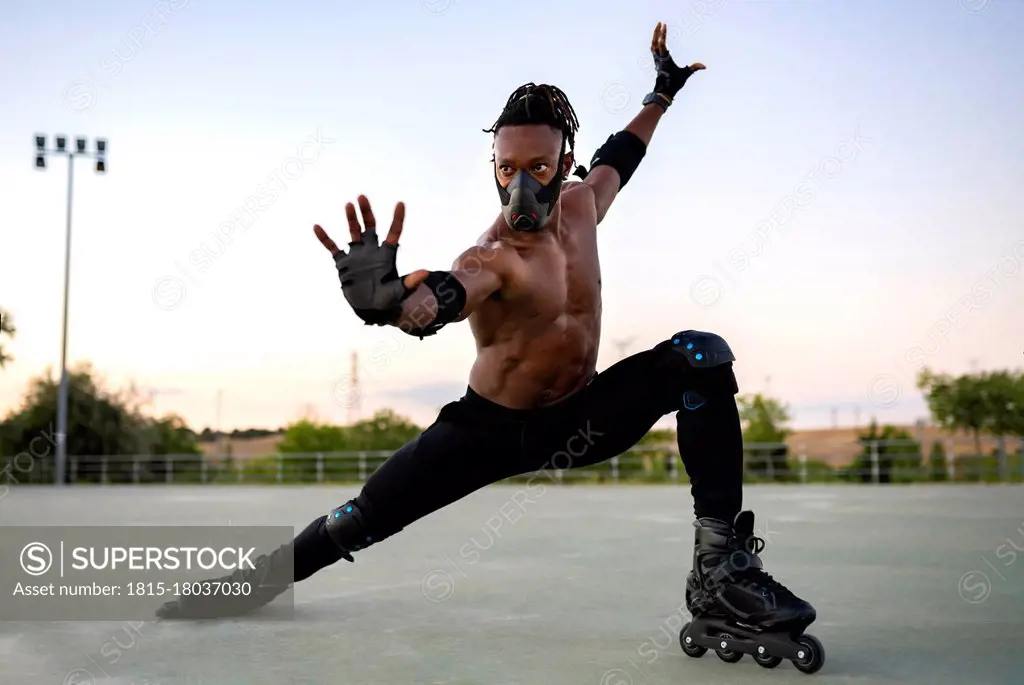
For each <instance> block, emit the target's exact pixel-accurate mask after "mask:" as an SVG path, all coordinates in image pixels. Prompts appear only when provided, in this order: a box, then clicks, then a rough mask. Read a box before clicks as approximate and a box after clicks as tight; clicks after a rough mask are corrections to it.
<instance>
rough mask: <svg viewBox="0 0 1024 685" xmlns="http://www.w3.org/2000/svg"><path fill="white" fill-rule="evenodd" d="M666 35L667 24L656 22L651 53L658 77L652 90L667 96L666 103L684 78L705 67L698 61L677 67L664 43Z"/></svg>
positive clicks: (670, 99)
mask: <svg viewBox="0 0 1024 685" xmlns="http://www.w3.org/2000/svg"><path fill="white" fill-rule="evenodd" d="M667 35H668V26H666V25H665V24H662V23H661V22H658V25H657V26H655V27H654V36H653V37H652V38H651V54H652V55H654V68H655V69H657V70H658V77H657V79H656V80H655V81H654V92H655V93H657V94H658V95H661V96H663V97H666V98H668V104H672V99H673V98H675V96H676V93H678V92H679V91H680V89H681V88H682V87H683V86H684V85H685V84H686V79H688V78H690V76H692V75H693V74H694V73H696V72H698V71H700V70H701V69H706V67H705V66H704V65H703V64H701V63H700V62H694V63H693V64H691V65H690V66H688V67H679V66H678V65H677V64H676V63H675V60H673V59H672V55H670V54H669V52H668V47H667V46H666V45H665V38H666V36H667Z"/></svg>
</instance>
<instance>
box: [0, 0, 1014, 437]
mask: <svg viewBox="0 0 1024 685" xmlns="http://www.w3.org/2000/svg"><path fill="white" fill-rule="evenodd" d="M3 14H4V20H3V22H2V24H0V94H2V103H3V104H2V106H0V188H2V189H3V190H2V197H3V202H0V226H2V228H0V241H2V242H0V254H2V256H3V262H2V264H3V268H2V269H0V307H4V308H6V309H7V310H9V311H10V312H11V313H12V314H13V315H14V317H15V320H16V323H17V326H18V337H17V339H16V341H15V342H14V344H13V347H12V350H11V351H12V352H13V353H14V355H15V356H16V360H15V362H14V363H13V364H12V365H11V366H10V367H8V369H6V370H5V371H4V372H3V374H2V375H0V411H6V410H7V409H10V408H12V407H14V406H16V405H17V404H18V403H19V402H20V400H21V398H22V396H23V394H24V392H25V389H26V385H27V383H28V381H29V379H30V378H31V377H32V376H35V375H37V374H39V373H41V372H42V371H43V370H44V369H45V368H46V367H48V366H52V367H54V368H56V367H57V365H58V364H59V358H60V357H59V355H60V324H61V297H62V288H63V256H64V219H65V211H66V205H65V195H66V162H65V161H64V160H60V159H51V160H50V162H49V168H48V169H47V170H46V171H45V172H39V171H37V170H35V169H34V168H33V159H34V147H33V146H34V143H33V136H34V134H36V133H37V132H39V133H46V134H49V135H51V136H52V134H55V133H65V134H68V135H69V136H74V135H84V136H88V137H89V138H90V147H91V145H92V143H91V140H92V138H93V137H94V136H103V137H106V138H107V139H108V140H109V149H110V152H109V157H108V164H109V168H110V170H109V173H107V174H106V175H104V176H97V175H96V174H95V173H93V171H92V170H91V167H90V164H89V162H88V161H86V160H79V161H78V162H77V166H76V179H75V202H74V235H73V245H72V250H73V262H72V272H71V277H72V281H71V314H70V329H69V330H70V351H69V358H70V360H71V361H72V363H74V362H77V361H79V360H91V361H92V362H93V363H94V365H95V366H96V367H97V369H99V371H100V372H101V373H102V374H103V375H104V376H105V377H106V378H107V379H108V381H109V382H110V384H111V385H114V386H118V385H122V384H125V383H127V382H128V381H129V380H135V381H136V382H137V383H138V384H139V385H141V386H143V387H147V388H151V389H154V390H156V391H158V394H156V395H155V398H154V402H153V405H152V408H153V410H154V411H155V412H157V413H165V412H177V413H179V414H181V415H183V416H184V417H185V418H186V419H187V420H188V421H189V423H190V424H191V425H193V426H194V427H195V428H196V429H200V428H202V427H203V426H206V425H213V424H214V422H215V421H216V411H217V402H216V397H217V392H218V390H219V389H222V390H223V403H222V413H221V426H222V427H223V428H225V429H231V428H235V427H248V426H279V425H283V424H284V423H286V422H288V421H290V420H292V419H294V418H296V417H298V416H299V415H300V414H302V413H303V411H304V408H305V407H306V406H307V405H310V406H312V408H313V409H314V410H315V412H316V414H317V415H318V416H319V417H321V418H322V419H326V420H332V421H339V422H341V421H344V420H345V419H346V417H347V415H348V414H347V411H346V408H345V407H344V406H343V405H344V404H345V401H344V400H345V397H346V395H345V393H344V390H345V389H346V387H347V383H348V381H347V379H346V375H347V374H348V372H349V360H350V355H351V353H352V352H353V351H358V352H359V353H360V355H361V360H362V362H361V368H360V372H359V374H360V382H361V388H362V403H361V407H360V412H361V414H362V415H363V416H365V415H369V414H370V413H371V412H372V411H373V410H375V409H377V408H380V407H385V406H391V407H394V408H396V409H397V410H399V411H400V412H402V413H405V414H407V415H409V416H411V417H413V418H414V419H416V420H417V421H419V422H421V423H423V424H426V423H428V422H430V421H431V420H432V419H433V416H434V412H435V410H436V408H437V407H438V406H439V405H441V404H443V403H445V402H447V401H451V400H454V399H456V398H457V397H458V396H459V395H460V394H461V393H462V391H463V390H464V388H465V385H466V378H467V376H468V371H469V367H470V364H471V363H472V360H473V355H474V347H473V341H472V337H471V335H470V332H469V330H468V327H467V326H465V325H461V326H452V327H449V328H448V329H445V330H444V331H442V332H441V333H440V334H439V335H437V336H435V337H433V338H430V339H427V340H425V341H422V342H421V341H419V340H416V339H414V338H407V337H405V336H404V335H403V334H401V333H400V332H397V331H393V330H390V329H382V328H370V327H364V326H363V325H362V324H361V322H360V321H359V320H358V319H357V318H356V317H355V315H354V314H352V312H351V311H350V310H349V309H348V307H347V305H346V303H345V301H344V298H343V296H342V294H341V290H340V286H339V283H338V277H337V273H336V271H335V269H334V265H333V262H332V260H331V259H330V258H329V256H328V255H327V254H326V253H325V251H324V250H323V248H322V247H321V246H320V245H319V243H318V242H317V241H316V239H315V238H314V237H313V235H312V230H311V228H312V225H313V224H314V223H315V222H318V223H321V224H322V225H323V226H325V227H326V228H327V229H328V231H329V232H331V233H332V234H337V235H338V236H343V235H344V232H345V222H344V204H345V202H349V201H354V199H355V198H356V196H357V195H358V194H360V193H365V194H366V195H368V196H369V198H370V200H371V201H372V202H374V204H375V208H376V212H377V215H378V217H390V214H391V211H392V208H393V206H394V203H395V202H397V201H399V200H402V201H404V202H405V203H406V205H407V207H408V218H407V221H406V233H405V235H404V236H403V241H402V249H401V250H400V252H399V270H400V271H401V272H403V273H404V272H408V271H412V270H414V269H418V268H428V269H446V268H448V267H449V266H450V264H451V260H452V258H453V257H455V256H456V255H457V254H458V253H459V252H461V251H462V250H463V249H464V248H465V247H468V246H469V245H471V244H472V243H473V242H474V241H475V240H476V238H477V236H479V234H480V233H481V232H482V231H483V230H484V229H485V228H486V227H487V226H488V225H489V224H490V222H491V221H492V220H493V219H494V218H495V216H497V214H498V212H499V210H500V206H499V200H498V197H497V193H496V192H495V190H494V182H493V180H492V179H493V177H492V174H493V171H492V170H491V167H490V165H489V162H488V159H489V155H490V143H491V137H490V135H489V134H485V133H482V132H481V129H485V128H488V127H489V126H490V125H491V124H492V123H493V121H494V119H495V118H496V117H497V115H498V114H499V112H500V110H501V108H502V106H503V105H504V103H505V100H506V98H507V97H508V95H509V93H510V92H511V91H512V90H513V89H515V88H516V87H517V86H519V85H521V84H522V83H525V82H527V81H535V82H545V83H552V84H554V85H557V86H559V87H560V88H561V89H562V90H564V91H565V92H566V93H567V95H568V96H569V99H570V100H571V102H572V104H573V105H574V107H575V109H576V111H577V113H578V115H579V120H580V126H581V129H580V133H579V135H578V137H577V148H578V155H579V158H580V161H583V162H589V159H590V157H591V155H592V154H593V151H594V149H595V147H596V146H598V145H600V144H601V143H602V142H604V140H605V139H606V138H607V137H608V136H609V135H611V134H612V133H614V132H615V131H617V130H619V129H621V128H622V127H623V126H624V125H625V124H626V123H627V122H628V121H629V119H630V118H631V117H632V116H633V115H634V114H635V112H636V111H638V109H639V107H640V100H641V99H642V98H643V96H644V95H645V94H646V93H647V92H648V91H649V90H650V88H651V86H652V84H653V73H652V68H651V65H650V60H649V53H648V45H649V41H650V33H651V30H652V28H653V27H654V25H655V23H656V22H658V21H659V20H660V21H665V22H667V23H668V24H669V25H670V32H669V48H670V49H671V51H672V53H673V55H674V56H675V57H676V59H677V60H678V61H679V62H690V61H702V62H704V63H705V64H707V66H708V69H707V71H705V72H702V73H700V74H698V75H696V76H695V77H694V78H693V79H691V81H690V82H689V84H688V85H687V86H686V88H685V89H684V91H683V92H682V93H681V94H680V97H679V98H678V99H677V101H676V104H675V105H674V106H673V107H672V108H671V109H670V111H669V112H668V114H667V115H666V117H665V118H664V119H663V121H662V124H661V126H660V127H659V129H658V131H657V132H656V134H655V136H654V140H653V142H652V144H651V147H650V149H649V151H648V154H647V157H646V159H645V160H644V162H643V164H642V166H641V167H640V170H639V171H638V172H637V173H636V175H635V176H634V177H633V180H632V181H631V182H630V184H629V186H628V187H627V188H626V189H625V190H624V191H623V194H622V195H621V196H620V197H619V199H618V200H617V201H616V203H615V205H614V206H613V208H612V210H611V212H610V213H609V215H608V217H607V219H606V221H605V222H604V223H603V224H602V225H601V227H600V228H599V232H600V249H601V256H602V268H603V277H604V339H603V345H602V351H601V357H600V365H599V368H602V369H603V368H605V367H607V366H608V365H610V364H611V363H613V362H614V361H615V360H616V359H618V357H619V350H618V348H617V346H616V344H615V343H616V341H620V340H626V339H629V340H628V341H627V342H626V344H625V345H624V349H625V350H627V351H631V352H636V351H640V350H642V349H645V348H648V347H650V346H653V345H654V344H656V343H657V342H659V341H660V340H662V339H663V338H665V337H667V336H669V335H671V334H672V333H674V332H676V331H678V330H683V329H687V328H696V329H702V330H709V331H714V332H716V333H719V334H720V335H722V336H724V337H725V338H726V339H727V340H728V341H729V342H730V344H731V345H732V347H733V349H734V351H735V353H736V356H737V357H738V361H737V364H736V371H737V375H738V376H739V379H740V384H741V390H742V391H745V392H756V391H763V390H765V389H766V388H767V389H768V390H769V391H770V392H771V393H772V394H773V395H776V396H779V397H781V398H782V399H784V400H785V401H787V402H788V403H789V404H790V406H791V407H792V409H793V412H794V414H795V421H794V425H796V426H797V427H801V426H827V425H829V424H830V423H831V408H832V407H836V408H838V409H839V419H840V422H841V423H843V424H850V423H852V422H853V419H854V412H855V408H857V407H859V408H860V412H861V418H862V420H867V418H869V417H870V416H871V415H875V416H877V417H878V418H879V420H881V421H893V422H895V421H909V420H913V419H915V418H917V417H920V416H924V415H925V414H926V410H925V407H924V403H923V402H922V400H921V396H920V393H919V392H918V391H917V390H916V389H915V388H914V383H913V378H914V375H915V372H916V370H917V369H918V368H920V367H921V366H923V365H928V366H930V367H931V368H933V369H937V370H942V371H948V372H953V373H957V372H966V371H970V370H971V369H972V368H977V369H989V368H1018V367H1020V366H1021V365H1022V363H1024V357H1022V350H1024V306H1022V305H1024V212H1022V209H1024V199H1022V198H1024V193H1022V192H1021V188H1022V187H1024V127H1022V125H1021V121H1022V119H1021V116H1022V115H1021V111H1022V104H1024V103H1022V95H1021V88H1020V85H1021V74H1022V73H1024V46H1022V43H1021V35H1022V32H1024V3H1019V2H1011V1H1009V0H994V1H992V2H989V1H988V0H920V1H918V0H900V1H899V2H891V1H889V0H886V1H876V0H871V1H865V0H842V1H840V0H821V1H818V2H798V1H795V0H794V1H785V0H780V1H767V0H765V1H754V0H699V1H697V2H694V1H692V0H682V1H680V0H664V1H662V0H633V1H632V2H628V3H621V2H609V1H607V0H603V1H600V0H599V1H586V2H585V1H584V0H574V1H572V2H569V1H564V2H557V3H553V2H550V1H548V2H540V1H534V0H519V1H518V2H516V3H512V4H510V3H499V2H481V1H476V2H471V1H470V0H435V1H428V0H423V1H422V2H421V1H420V0H401V1H400V2H399V1H396V2H389V3H384V2H359V3H351V2H331V3H324V2H318V3H296V2H283V1H271V0H261V1H260V2H255V3H224V2H218V3H213V2H208V1H204V0H167V1H166V2H164V1H163V0H161V2H156V3H154V2H152V1H151V0H115V1H113V2H104V3H73V2H69V1H63V2H55V1H47V2H34V3H5V5H4V9H3ZM302 160H304V161H302ZM246 206H249V207H250V208H256V214H255V218H254V219H253V218H252V215H249V218H246V217H247V214H246V210H245V209H244V208H245V207H246ZM232 222H235V223H234V225H232ZM222 234H226V235H227V237H224V236H223V235H222ZM769 377H770V380H769ZM339 396H340V397H339ZM336 398H337V399H336Z"/></svg>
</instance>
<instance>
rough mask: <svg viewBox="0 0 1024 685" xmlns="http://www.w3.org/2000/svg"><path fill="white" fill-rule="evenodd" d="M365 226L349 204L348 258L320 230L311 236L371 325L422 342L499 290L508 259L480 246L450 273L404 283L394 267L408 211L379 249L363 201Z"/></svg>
mask: <svg viewBox="0 0 1024 685" xmlns="http://www.w3.org/2000/svg"><path fill="white" fill-rule="evenodd" d="M359 210H360V212H361V213H362V216H363V224H365V226H366V228H365V230H363V227H362V226H361V225H360V224H359V219H358V218H357V217H356V209H355V207H354V206H353V205H352V204H351V203H349V204H348V205H346V206H345V214H346V217H347V219H348V224H349V235H350V237H351V242H350V243H349V252H348V253H346V252H344V251H343V250H341V249H340V248H338V246H337V245H336V244H335V243H334V241H333V240H331V238H330V237H329V236H328V235H327V233H326V232H325V231H324V229H322V228H321V227H320V226H314V227H313V232H314V233H315V234H316V237H317V238H318V239H319V240H320V243H321V244H322V245H323V246H324V247H325V248H327V250H328V251H330V253H331V256H332V257H334V262H335V265H336V266H337V268H338V276H339V277H340V279H341V288H342V292H343V293H344V294H345V299H346V300H347V301H348V303H349V305H350V306H351V307H352V309H353V311H355V313H356V315H357V316H358V317H359V318H360V319H362V320H363V321H364V322H366V324H367V325H370V324H373V325H378V326H396V327H398V328H400V329H402V330H403V331H404V332H406V333H408V334H410V335H415V336H417V337H419V338H423V337H425V336H428V335H433V334H434V333H436V332H437V331H439V330H440V329H441V328H443V327H444V326H445V325H447V324H449V323H451V322H453V321H461V320H462V319H464V318H466V317H468V316H469V315H470V314H471V313H472V312H473V311H474V310H475V309H476V308H477V307H478V306H480V304H481V303H482V302H484V300H486V299H487V298H488V297H490V296H491V295H492V294H493V293H495V292H497V291H498V290H500V289H501V287H502V285H503V282H504V278H503V274H504V273H505V271H504V266H505V262H506V261H507V256H506V255H505V253H503V252H501V251H500V250H495V249H493V248H489V247H484V246H477V247H473V248H470V249H469V250H466V251H465V252H464V253H463V254H462V255H461V256H460V257H459V258H458V259H457V260H456V261H455V265H454V266H453V268H452V270H451V271H427V270H424V269H421V270H418V271H414V272H412V273H410V274H408V275H406V276H402V277H400V276H399V275H398V270H397V267H396V264H395V261H396V255H397V253H398V240H399V238H400V237H401V235H402V228H403V225H404V222H405V205H403V204H402V203H398V205H397V206H396V207H395V218H394V220H393V221H392V223H391V228H390V230H389V231H388V235H387V238H385V240H384V242H383V243H379V242H378V240H377V233H376V225H377V224H376V219H375V218H374V215H373V210H372V209H371V208H370V201H369V200H367V199H366V197H364V196H360V197H359Z"/></svg>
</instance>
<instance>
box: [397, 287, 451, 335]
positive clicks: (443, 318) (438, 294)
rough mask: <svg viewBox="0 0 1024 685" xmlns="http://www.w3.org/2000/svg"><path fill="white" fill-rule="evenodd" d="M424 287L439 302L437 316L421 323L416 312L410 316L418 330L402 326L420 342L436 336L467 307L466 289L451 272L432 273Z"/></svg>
mask: <svg viewBox="0 0 1024 685" xmlns="http://www.w3.org/2000/svg"><path fill="white" fill-rule="evenodd" d="M423 285H424V286H426V287H428V288H430V291H431V292H432V293H434V299H436V300H437V315H436V316H434V317H432V318H431V319H430V320H429V321H424V322H423V323H420V321H419V318H420V317H417V316H416V311H415V310H413V312H412V313H411V314H410V315H409V318H411V319H412V320H413V321H414V322H415V323H416V324H417V327H416V328H407V327H406V326H401V329H402V330H403V331H404V332H406V333H408V334H409V335H414V336H416V337H417V338H419V339H420V340H422V339H423V338H425V337H426V336H428V335H434V334H435V333H437V332H438V331H439V330H441V329H442V328H444V327H445V326H446V325H448V324H450V323H451V322H452V321H455V319H457V318H459V314H461V313H462V310H463V309H465V307H466V288H465V287H464V286H463V285H462V283H461V282H460V281H459V279H458V278H456V277H455V275H454V274H453V273H451V272H450V271H431V272H430V275H429V276H427V278H426V280H424V281H423Z"/></svg>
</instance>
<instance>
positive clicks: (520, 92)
mask: <svg viewBox="0 0 1024 685" xmlns="http://www.w3.org/2000/svg"><path fill="white" fill-rule="evenodd" d="M525 124H547V125H548V126H550V127H552V128H554V129H557V130H559V131H561V132H562V136H563V138H564V140H565V142H568V143H569V149H568V150H565V149H564V148H563V150H562V151H563V152H566V151H568V152H572V151H573V150H574V149H575V145H576V131H577V130H579V127H580V122H579V121H578V120H577V119H576V112H575V111H573V108H572V105H570V104H569V98H567V97H566V96H565V93H563V92H562V91H561V90H559V89H558V88H555V87H554V86H549V85H547V84H546V83H542V84H540V85H537V84H536V83H527V84H526V85H523V86H519V87H518V88H516V89H515V90H514V91H513V92H512V95H510V96H509V98H508V102H506V103H505V109H503V110H501V114H500V115H499V116H498V120H497V121H495V122H494V125H493V126H491V127H490V128H487V129H484V133H495V134H496V133H497V132H498V129H500V128H501V127H502V126H522V125H525ZM563 145H564V143H563Z"/></svg>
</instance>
